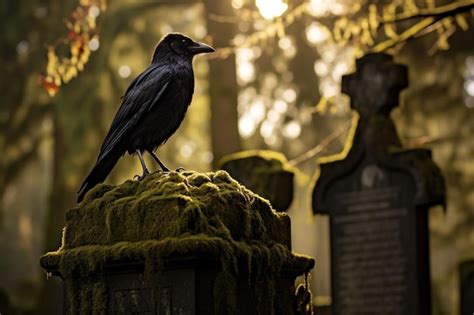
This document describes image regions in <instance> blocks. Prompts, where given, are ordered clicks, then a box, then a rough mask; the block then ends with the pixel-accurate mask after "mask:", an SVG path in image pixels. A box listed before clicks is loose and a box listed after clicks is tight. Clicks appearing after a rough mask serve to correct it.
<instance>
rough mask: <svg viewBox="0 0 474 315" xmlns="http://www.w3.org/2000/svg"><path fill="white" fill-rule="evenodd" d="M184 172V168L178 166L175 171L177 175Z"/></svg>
mask: <svg viewBox="0 0 474 315" xmlns="http://www.w3.org/2000/svg"><path fill="white" fill-rule="evenodd" d="M184 171H185V169H184V167H182V166H180V167H178V168H177V169H176V172H178V173H179V172H184Z"/></svg>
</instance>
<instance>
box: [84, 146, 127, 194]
mask: <svg viewBox="0 0 474 315" xmlns="http://www.w3.org/2000/svg"><path fill="white" fill-rule="evenodd" d="M119 158H120V155H118V154H110V155H109V156H106V157H105V158H103V159H100V160H99V161H97V163H96V164H95V165H94V167H93V168H92V170H91V172H90V173H89V175H88V176H87V178H86V179H85V180H84V182H83V183H82V185H81V188H79V191H78V192H77V203H80V202H81V201H82V199H83V198H84V196H85V195H86V193H87V192H88V191H89V190H91V189H92V188H94V186H95V185H97V184H99V183H102V182H103V181H104V180H105V178H106V177H107V176H108V175H109V173H110V172H111V171H112V169H113V168H114V166H115V164H117V161H118V160H119Z"/></svg>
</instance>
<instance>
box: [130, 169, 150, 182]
mask: <svg viewBox="0 0 474 315" xmlns="http://www.w3.org/2000/svg"><path fill="white" fill-rule="evenodd" d="M149 174H150V171H149V170H148V169H144V170H143V174H142V176H140V175H135V176H133V179H136V180H142V179H144V178H145V176H147V175H149Z"/></svg>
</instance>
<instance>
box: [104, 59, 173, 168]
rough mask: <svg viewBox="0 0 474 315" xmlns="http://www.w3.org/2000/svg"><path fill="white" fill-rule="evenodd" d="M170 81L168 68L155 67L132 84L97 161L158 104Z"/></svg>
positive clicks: (146, 71) (150, 68)
mask: <svg viewBox="0 0 474 315" xmlns="http://www.w3.org/2000/svg"><path fill="white" fill-rule="evenodd" d="M170 80H171V75H170V71H169V69H168V68H166V67H163V66H157V65H153V66H150V67H149V68H148V69H147V70H145V71H144V72H143V73H142V74H140V75H139V76H138V77H137V78H136V79H135V80H134V81H133V82H132V83H131V84H130V86H129V87H128V89H127V91H126V92H125V95H124V96H123V99H122V104H121V106H120V108H119V110H118V111H117V114H116V115H115V118H114V120H113V121H112V125H111V126H110V130H109V132H108V134H107V136H106V137H105V140H104V143H103V144H102V147H101V149H100V154H99V157H98V158H97V161H100V160H101V159H102V158H103V157H105V156H106V155H107V153H108V152H109V151H110V150H111V149H113V148H114V147H115V145H116V144H117V143H118V142H119V141H120V140H121V139H122V138H123V136H124V135H125V134H126V133H127V132H128V131H129V130H130V128H132V127H133V126H135V125H136V124H137V122H138V121H139V120H140V118H141V117H143V114H144V113H146V112H147V111H149V110H150V108H151V107H152V106H153V105H154V104H157V103H158V101H159V99H160V97H162V95H163V93H164V92H165V91H166V89H167V87H168V85H169V82H170Z"/></svg>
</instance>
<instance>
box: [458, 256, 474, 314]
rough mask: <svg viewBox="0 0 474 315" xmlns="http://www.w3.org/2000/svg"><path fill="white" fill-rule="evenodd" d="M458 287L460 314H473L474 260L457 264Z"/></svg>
mask: <svg viewBox="0 0 474 315" xmlns="http://www.w3.org/2000/svg"><path fill="white" fill-rule="evenodd" d="M459 287H460V297H461V298H460V305H461V307H460V312H461V315H472V314H474V260H466V261H463V262H462V263H461V264H460V265H459Z"/></svg>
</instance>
